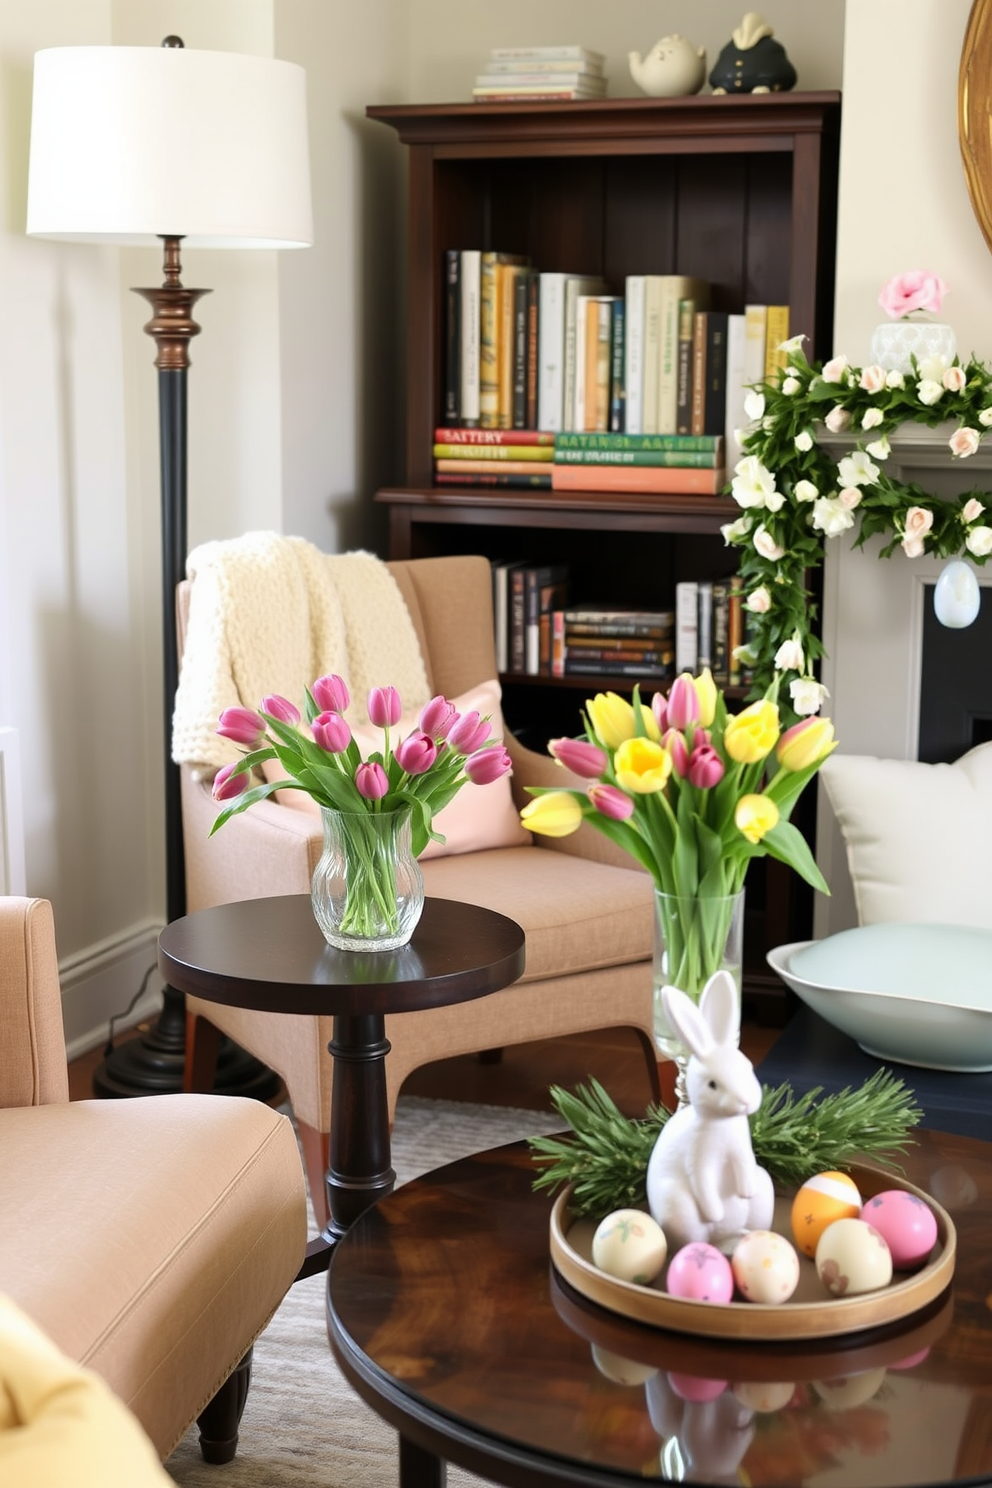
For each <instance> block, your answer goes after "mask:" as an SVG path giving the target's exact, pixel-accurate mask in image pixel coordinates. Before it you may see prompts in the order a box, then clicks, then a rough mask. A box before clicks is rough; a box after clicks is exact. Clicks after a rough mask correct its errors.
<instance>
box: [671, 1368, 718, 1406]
mask: <svg viewBox="0 0 992 1488" xmlns="http://www.w3.org/2000/svg"><path fill="white" fill-rule="evenodd" d="M668 1383H669V1384H670V1385H671V1387H672V1390H673V1392H674V1393H675V1394H676V1395H677V1396H678V1397H679V1399H680V1400H688V1401H690V1402H691V1403H692V1404H694V1405H705V1404H706V1403H707V1402H708V1401H710V1400H716V1399H718V1398H719V1396H721V1395H722V1394H723V1392H724V1390H725V1389H726V1388H727V1381H726V1380H721V1379H704V1378H703V1376H702V1375H701V1374H669V1376H668Z"/></svg>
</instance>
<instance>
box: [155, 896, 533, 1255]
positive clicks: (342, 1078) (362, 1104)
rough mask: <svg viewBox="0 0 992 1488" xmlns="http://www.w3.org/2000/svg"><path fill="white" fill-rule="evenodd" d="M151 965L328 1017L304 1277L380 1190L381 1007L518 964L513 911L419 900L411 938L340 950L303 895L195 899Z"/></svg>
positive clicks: (502, 983) (389, 1180)
mask: <svg viewBox="0 0 992 1488" xmlns="http://www.w3.org/2000/svg"><path fill="white" fill-rule="evenodd" d="M158 959H159V969H160V971H161V973H162V976H163V977H164V978H165V980H166V982H167V983H168V985H169V986H170V987H175V988H176V989H177V990H178V991H180V992H185V993H189V994H192V995H194V996H196V997H202V998H205V999H206V1000H207V1001H208V1002H218V1003H226V1004H228V1005H229V1006H232V1007H244V1008H257V1009H260V1010H262V1011H265V1012H276V1013H313V1014H325V1015H333V1017H334V1036H333V1038H332V1039H331V1042H330V1044H329V1045H328V1048H329V1050H330V1053H331V1056H332V1058H333V1060H334V1082H333V1088H332V1093H331V1132H330V1163H329V1167H328V1172H327V1180H326V1181H327V1198H328V1208H329V1211H330V1220H329V1222H328V1225H327V1227H326V1229H325V1230H324V1233H323V1235H322V1236H321V1238H320V1240H319V1241H314V1242H313V1243H312V1244H311V1245H310V1246H309V1247H308V1253H307V1262H306V1263H305V1265H304V1268H303V1271H302V1272H301V1275H309V1274H311V1273H312V1272H313V1271H315V1270H318V1269H319V1268H320V1265H321V1264H324V1265H326V1262H327V1253H328V1250H329V1249H330V1247H332V1246H333V1245H334V1244H335V1243H336V1242H337V1241H338V1240H339V1239H340V1237H341V1236H342V1235H343V1234H344V1232H345V1231H346V1230H347V1229H348V1227H349V1226H350V1225H351V1224H353V1223H354V1221H355V1220H356V1219H357V1218H358V1216H359V1215H360V1214H362V1213H363V1212H364V1211H365V1210H366V1209H367V1208H368V1206H369V1205H370V1204H373V1203H375V1201H376V1200H377V1199H379V1198H381V1197H382V1196H383V1195H384V1194H387V1193H389V1191H390V1190H391V1189H392V1187H393V1183H394V1182H395V1178H396V1175H395V1173H394V1172H393V1169H392V1167H391V1165H390V1144H389V1118H388V1106H387V1101H386V1073H385V1060H386V1055H387V1054H388V1053H389V1041H388V1040H387V1038H386V1034H385V1014H386V1013H403V1012H415V1011H417V1010H419V1009H421V1008H431V1007H447V1006H449V1005H450V1004H452V1003H458V1002H468V1001H471V1000H472V999H473V998H476V997H485V996H487V995H488V994H489V993H490V992H498V991H499V990H500V989H501V988H503V987H508V986H509V985H510V983H511V982H515V981H516V980H517V979H518V978H519V977H520V976H521V975H522V974H523V969H524V932H523V930H522V929H521V928H520V926H519V925H518V924H517V923H516V921H514V920H511V919H508V918H507V916H506V915H501V914H496V913H495V912H494V911H493V910H491V909H483V908H481V907H480V906H479V905H476V904H462V903H461V902H459V901H457V900H454V899H427V900H426V901H425V903H424V912H423V915H422V917H421V919H420V923H419V924H418V925H417V928H416V930H415V931H414V934H413V939H412V940H411V941H410V944H409V945H406V946H403V947H402V949H400V950H398V951H375V952H358V951H338V950H335V949H334V948H333V947H332V946H329V945H328V944H327V942H326V941H325V940H324V937H323V935H322V934H321V932H320V929H319V927H318V926H317V923H316V921H315V920H314V917H313V910H312V908H311V905H310V897H309V895H307V894H290V895H280V896H276V897H274V898H267V899H249V900H245V901H242V902H240V903H237V904H218V905H216V906H214V907H213V908H212V909H201V910H198V911H197V912H196V913H195V914H189V915H185V916H184V917H183V918H182V919H178V920H174V921H173V922H172V924H171V925H167V926H166V927H165V929H164V930H163V931H162V934H161V936H160V937H159V956H158Z"/></svg>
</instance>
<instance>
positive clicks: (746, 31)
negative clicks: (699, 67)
mask: <svg viewBox="0 0 992 1488" xmlns="http://www.w3.org/2000/svg"><path fill="white" fill-rule="evenodd" d="M795 82H796V69H795V68H794V67H793V65H792V63H791V62H790V61H789V59H788V57H787V56H786V54H785V48H784V47H783V46H782V44H781V42H778V41H775V39H774V37H773V35H772V28H771V26H769V24H768V22H767V21H766V20H765V19H764V17H763V16H760V15H759V14H758V12H757V11H756V10H749V11H748V13H747V15H746V16H745V17H744V19H743V20H742V21H741V23H740V25H739V26H738V27H737V29H736V30H735V31H734V33H733V36H732V37H731V39H730V41H728V42H727V45H726V46H725V47H724V49H723V51H722V52H721V53H720V55H719V57H717V59H716V63H715V64H714V67H713V71H712V72H711V73H710V87H711V88H712V89H713V92H714V93H785V92H787V91H788V90H789V88H792V87H794V86H795Z"/></svg>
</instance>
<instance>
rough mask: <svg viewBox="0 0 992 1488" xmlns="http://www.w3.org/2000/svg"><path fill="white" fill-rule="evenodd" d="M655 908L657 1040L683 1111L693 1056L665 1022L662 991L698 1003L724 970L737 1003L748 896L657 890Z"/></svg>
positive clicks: (655, 1030)
mask: <svg viewBox="0 0 992 1488" xmlns="http://www.w3.org/2000/svg"><path fill="white" fill-rule="evenodd" d="M654 906H655V916H654V1039H655V1044H656V1046H657V1049H658V1053H659V1055H660V1057H661V1058H662V1059H671V1060H674V1061H675V1065H676V1071H677V1073H676V1080H675V1095H676V1099H677V1101H678V1103H679V1105H683V1104H684V1103H685V1101H686V1092H685V1070H686V1065H687V1064H688V1062H689V1051H688V1050H687V1049H686V1048H685V1046H684V1045H683V1043H682V1042H681V1040H680V1039H679V1037H678V1034H677V1033H676V1032H675V1030H674V1029H673V1028H672V1027H671V1026H670V1024H669V1022H668V1019H667V1018H666V1016H665V1008H664V1004H663V1002H662V1000H661V989H662V987H665V986H668V987H678V988H679V990H680V991H682V992H684V993H686V995H687V996H688V997H691V998H692V1000H693V1002H697V1003H698V1001H699V998H700V994H701V993H702V990H703V988H704V987H705V985H706V983H707V982H708V981H709V979H710V977H711V976H712V975H713V973H714V972H715V971H720V970H725V971H729V972H730V974H731V976H732V977H733V979H734V982H735V984H736V987H737V996H738V1003H739V1000H740V992H741V966H742V963H743V950H744V890H743V889H741V890H740V891H739V892H738V893H736V894H729V895H717V896H711V897H709V898H682V897H680V896H679V895H677V894H663V893H662V892H661V890H660V889H656V890H655V896H654ZM739 1021H740V1020H739V1019H738V1023H739Z"/></svg>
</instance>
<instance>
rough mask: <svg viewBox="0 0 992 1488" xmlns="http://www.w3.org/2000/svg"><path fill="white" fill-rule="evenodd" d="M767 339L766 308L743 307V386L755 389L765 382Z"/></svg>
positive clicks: (762, 306)
mask: <svg viewBox="0 0 992 1488" xmlns="http://www.w3.org/2000/svg"><path fill="white" fill-rule="evenodd" d="M767 339H768V306H767V305H757V304H751V305H745V306H744V385H745V387H748V388H752V387H756V386H757V385H758V384H759V383H762V382H764V380H765V342H766V341H767Z"/></svg>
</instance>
